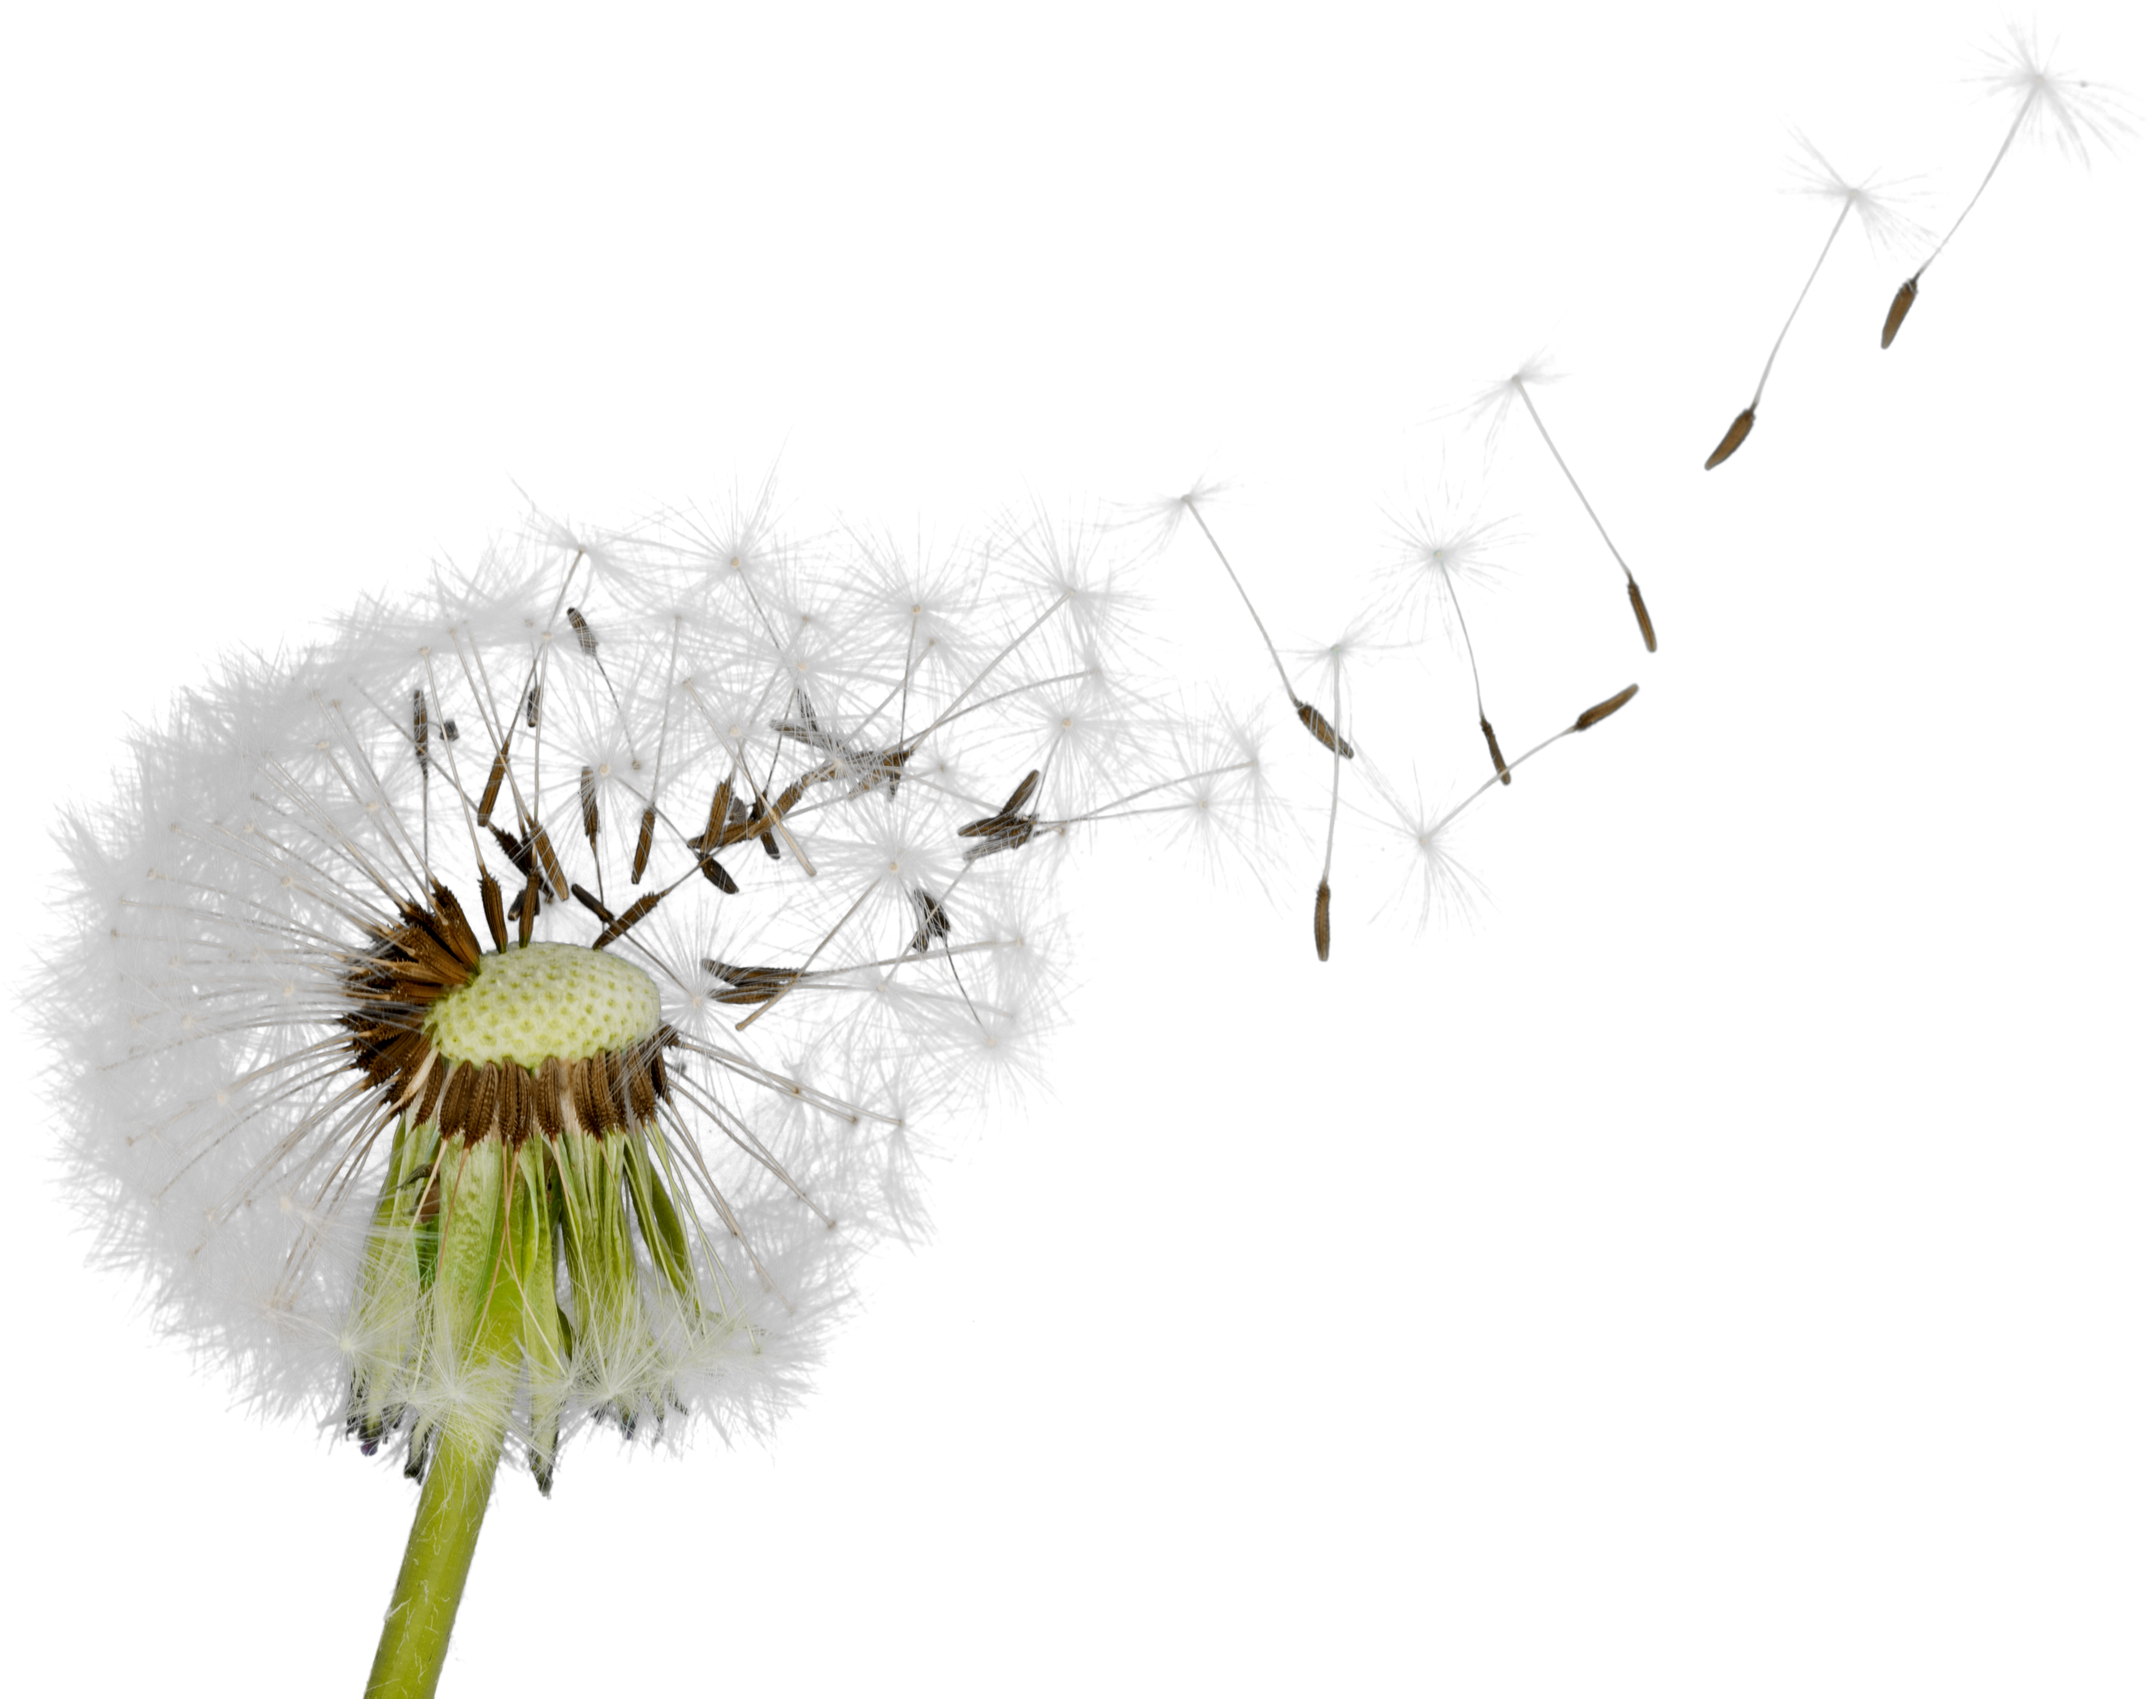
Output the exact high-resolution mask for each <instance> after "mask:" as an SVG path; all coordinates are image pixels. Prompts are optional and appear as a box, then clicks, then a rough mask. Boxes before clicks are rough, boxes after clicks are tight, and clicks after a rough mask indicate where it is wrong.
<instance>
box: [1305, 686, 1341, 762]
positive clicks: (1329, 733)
mask: <svg viewBox="0 0 2152 1699" xmlns="http://www.w3.org/2000/svg"><path fill="white" fill-rule="evenodd" d="M1293 712H1294V713H1296V714H1298V715H1299V716H1300V723H1301V724H1302V725H1304V726H1306V727H1307V728H1308V731H1309V733H1310V734H1311V735H1312V736H1313V737H1314V739H1315V741H1316V742H1317V743H1319V744H1321V745H1322V746H1323V747H1324V748H1325V749H1329V750H1335V751H1336V752H1337V753H1338V754H1339V755H1342V756H1343V757H1344V758H1345V759H1346V760H1348V761H1350V760H1351V759H1352V745H1351V744H1349V743H1347V742H1346V741H1345V740H1344V739H1343V738H1342V737H1340V736H1338V734H1337V733H1336V731H1334V730H1333V729H1332V728H1331V725H1330V722H1329V721H1328V720H1326V719H1324V718H1323V715H1322V710H1321V709H1319V708H1317V707H1316V706H1315V704H1314V703H1312V702H1303V701H1301V700H1300V698H1299V697H1297V696H1296V697H1294V698H1293Z"/></svg>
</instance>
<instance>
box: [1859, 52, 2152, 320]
mask: <svg viewBox="0 0 2152 1699" xmlns="http://www.w3.org/2000/svg"><path fill="white" fill-rule="evenodd" d="M1983 57H1984V58H1985V60H1986V62H1987V68H1986V69H1985V70H1984V71H1982V72H1981V73H1980V74H1979V76H1978V77H1977V78H1976V79H1975V80H1976V81H1978V82H1979V83H1981V84H1982V85H1983V86H1984V87H1985V88H1986V89H1987V92H1988V93H1989V94H1991V95H1996V96H1999V97H2000V98H2002V99H2004V100H2006V101H2009V102H2010V103H2011V104H2012V105H2013V107H2014V108H2015V110H2014V111H2013V112H2012V113H2011V115H2010V127H2009V128H2008V129H2007V130H2005V131H2004V132H2003V139H2002V145H2001V146H2000V147H1998V148H1997V149H1996V150H1995V157H1994V158H1993V159H1991V160H1990V161H1989V162H1988V168H1987V170H1986V171H1985V172H1984V173H1982V175H1981V178H1980V182H1979V184H1978V185H1977V186H1976V187H1975V188H1974V190H1973V193H1972V197H1971V198H1970V199H1969V200H1967V201H1966V203H1965V206H1964V208H1963V210H1961V211H1960V212H1959V214H1958V216H1957V217H1956V218H1954V219H1952V220H1951V223H1950V228H1949V229H1947V230H1945V231H1944V232H1943V236H1942V240H1941V241H1939V242H1937V243H1936V244H1935V249H1934V252H1932V253H1930V254H1929V255H1928V257H1927V258H1926V259H1925V260H1923V261H1921V263H1920V267H1919V269H1918V270H1916V271H1915V272H1914V273H1913V275H1912V276H1911V277H1909V278H1907V279H1906V280H1905V281H1904V282H1903V283H1901V284H1900V285H1899V286H1898V293H1897V294H1896V295H1894V296H1893V297H1892V298H1891V304H1890V310H1889V312H1887V313H1886V314H1885V315H1884V318H1883V346H1884V347H1885V348H1888V347H1889V346H1890V345H1891V344H1892V343H1893V342H1895V341H1896V340H1897V339H1898V332H1899V330H1900V329H1901V328H1902V327H1903V326H1904V324H1905V318H1906V314H1908V313H1910V312H1911V311H1912V310H1913V303H1914V301H1915V300H1917V299H1918V298H1919V295H1920V280H1921V278H1922V277H1924V276H1926V275H1927V271H1928V268H1929V267H1930V266H1932V265H1934V264H1935V262H1936V261H1937V260H1938V259H1940V258H1941V257H1942V253H1943V250H1944V249H1945V248H1947V247H1949V246H1950V239H1951V238H1952V237H1953V236H1955V235H1957V233H1958V228H1959V226H1960V225H1962V224H1963V223H1964V222H1965V221H1966V219H1967V218H1968V217H1969V216H1970V215H1971V213H1972V210H1973V208H1974V207H1976V206H1978V205H1979V204H1980V197H1981V196H1982V195H1984V194H1986V193H1987V192H1988V185H1989V184H1990V183H1992V182H1994V181H1995V173H1996V172H1997V171H1999V170H2000V169H2002V163H2003V160H2004V159H2005V158H2007V157H2008V156H2009V153H2010V149H2011V148H2012V147H2013V146H2014V145H2015V144H2016V142H2017V140H2018V138H2019V137H2020V136H2024V137H2026V138H2028V139H2029V140H2031V141H2033V142H2035V143H2045V144H2047V145H2049V146H2052V147H2054V148H2057V149H2059V150H2060V151H2061V152H2063V153H2065V154H2068V155H2069V156H2070V157H2072V158H2074V159H2075V160H2076V161H2077V162H2078V164H2080V165H2086V166H2089V165H2090V164H2091V163H2092V149H2091V146H2090V144H2091V143H2093V142H2097V143H2099V144H2100V146H2101V147H2103V148H2106V149H2108V150H2109V151H2110V152H2112V151H2113V150H2114V148H2115V146H2116V142H2117V138H2118V137H2121V136H2126V135H2134V134H2136V126H2135V124H2134V123H2133V121H2132V118H2133V114H2132V112H2131V110H2130V104H2129V101H2128V99H2127V98H2126V97H2125V96H2124V95H2123V93H2122V91H2121V90H2119V89H2116V88H2111V87H2109V86H2108V85H2107V84H2105V83H2095V82H2091V81H2089V80H2087V79H2086V78H2083V77H2080V76H2078V75H2077V74H2076V73H2075V72H2071V71H2059V70H2057V69H2056V68H2055V44H2054V43H2049V44H2048V45H2047V46H2045V47H2043V46H2042V45H2041V43H2040V36H2039V32H2038V31H2037V30H2036V29H2034V28H2033V27H2032V25H2030V24H2027V23H2012V24H2010V25H2009V26H2008V27H2007V28H2006V29H2005V30H2004V32H2003V35H2002V38H2001V39H2000V40H1998V41H1996V42H1994V43H1992V44H1991V45H1990V46H1989V47H1987V48H1986V49H1985V50H1984V52H1983Z"/></svg>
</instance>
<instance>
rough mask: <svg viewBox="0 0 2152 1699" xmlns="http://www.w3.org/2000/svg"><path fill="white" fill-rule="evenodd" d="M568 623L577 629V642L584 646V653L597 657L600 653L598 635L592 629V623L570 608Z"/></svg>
mask: <svg viewBox="0 0 2152 1699" xmlns="http://www.w3.org/2000/svg"><path fill="white" fill-rule="evenodd" d="M568 623H569V624H570V625H572V626H574V627H575V640H576V642H577V643H579V644H581V645H582V649H583V653H584V654H586V655H595V654H596V653H597V652H598V634H597V633H596V632H595V631H593V630H591V629H590V621H589V620H587V619H585V618H584V617H583V616H582V614H581V613H579V612H578V611H577V610H576V609H574V608H570V609H569V610H568Z"/></svg>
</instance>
